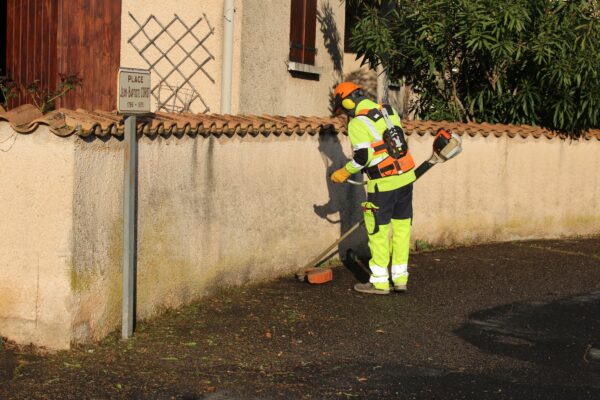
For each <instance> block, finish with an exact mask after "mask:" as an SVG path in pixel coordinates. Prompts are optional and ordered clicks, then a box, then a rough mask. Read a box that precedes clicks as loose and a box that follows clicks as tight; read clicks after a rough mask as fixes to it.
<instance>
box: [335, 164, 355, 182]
mask: <svg viewBox="0 0 600 400" xmlns="http://www.w3.org/2000/svg"><path fill="white" fill-rule="evenodd" d="M350 175H351V174H350V172H348V170H346V167H342V168H340V169H338V170H337V171H335V172H334V173H333V174H331V181H332V182H335V183H344V182H346V181H347V180H348V178H350Z"/></svg>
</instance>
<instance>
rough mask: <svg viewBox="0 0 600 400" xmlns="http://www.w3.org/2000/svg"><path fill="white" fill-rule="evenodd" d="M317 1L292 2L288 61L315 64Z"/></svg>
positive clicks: (301, 0) (300, 0) (294, 0)
mask: <svg viewBox="0 0 600 400" xmlns="http://www.w3.org/2000/svg"><path fill="white" fill-rule="evenodd" d="M316 34H317V0H292V13H291V16H290V61H295V62H299V63H303V64H311V65H314V63H315V54H316V52H317V50H316V48H315V40H316Z"/></svg>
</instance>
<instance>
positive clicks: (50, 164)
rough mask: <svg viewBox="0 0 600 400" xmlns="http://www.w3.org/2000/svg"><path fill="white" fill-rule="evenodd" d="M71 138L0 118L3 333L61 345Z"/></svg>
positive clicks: (65, 320) (65, 328)
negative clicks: (25, 129) (20, 130)
mask: <svg viewBox="0 0 600 400" xmlns="http://www.w3.org/2000/svg"><path fill="white" fill-rule="evenodd" d="M74 161H75V152H74V151H73V141H71V140H68V139H66V140H65V139H63V138H60V137H58V136H55V135H53V134H51V133H49V131H48V129H47V128H45V127H40V128H39V129H38V130H37V132H36V133H35V134H33V135H21V134H17V133H16V132H14V131H12V129H11V128H10V127H9V125H8V124H7V123H4V122H0V210H2V217H1V218H0V335H2V336H7V337H9V338H11V339H13V340H15V341H17V342H20V343H28V342H33V343H39V344H43V345H45V346H48V347H52V348H63V347H66V346H68V345H69V342H70V340H71V326H70V318H71V306H70V301H71V294H70V278H71V274H70V271H71V269H72V260H73V254H72V253H73V231H72V225H73V192H74V191H75V186H74V184H75V181H74V176H73V167H74Z"/></svg>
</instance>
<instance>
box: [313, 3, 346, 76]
mask: <svg viewBox="0 0 600 400" xmlns="http://www.w3.org/2000/svg"><path fill="white" fill-rule="evenodd" d="M317 21H318V22H319V24H320V25H321V33H322V34H323V39H324V42H325V48H326V49H327V53H329V57H331V61H332V62H333V70H334V71H335V73H336V75H337V76H338V78H341V77H342V63H343V58H344V57H343V54H342V49H341V42H342V38H341V36H340V33H339V31H338V29H337V24H336V22H335V16H334V13H333V9H332V8H331V5H330V4H329V2H326V3H323V4H321V9H320V10H317Z"/></svg>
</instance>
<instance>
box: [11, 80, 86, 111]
mask: <svg viewBox="0 0 600 400" xmlns="http://www.w3.org/2000/svg"><path fill="white" fill-rule="evenodd" d="M58 76H59V82H58V85H57V87H56V90H54V91H52V92H51V91H49V90H48V89H47V88H46V87H44V86H43V85H42V83H41V81H40V80H39V79H36V80H34V81H33V82H30V83H24V84H23V83H18V82H16V81H14V80H13V79H12V78H10V76H5V77H1V76H0V92H1V93H2V97H3V99H4V101H3V102H2V103H0V104H1V105H2V106H3V107H4V108H8V101H9V100H10V99H11V98H16V97H17V96H18V93H19V91H21V92H23V93H27V94H28V95H29V98H30V99H31V102H32V103H33V105H34V106H36V107H37V108H38V109H39V110H40V111H41V112H42V113H44V114H45V113H47V112H49V111H52V110H54V108H55V104H56V100H57V99H59V98H61V97H63V96H64V95H66V94H67V93H69V92H70V91H71V90H74V89H76V88H78V87H81V86H82V84H83V80H82V79H81V78H80V77H79V75H78V74H58Z"/></svg>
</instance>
